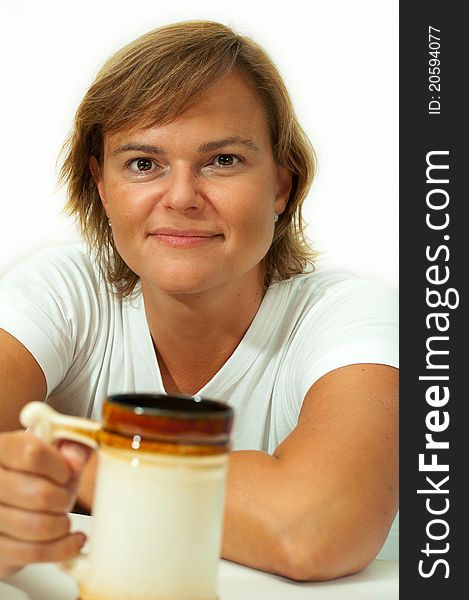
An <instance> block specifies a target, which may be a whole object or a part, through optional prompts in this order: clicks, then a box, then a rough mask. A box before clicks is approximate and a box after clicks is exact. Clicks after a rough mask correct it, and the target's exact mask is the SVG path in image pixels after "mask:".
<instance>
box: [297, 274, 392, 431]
mask: <svg viewBox="0 0 469 600" xmlns="http://www.w3.org/2000/svg"><path fill="white" fill-rule="evenodd" d="M398 314H399V313H398V298H397V295H396V294H394V293H392V292H391V291H390V290H388V289H387V288H386V287H385V286H383V285H381V284H379V283H376V282H372V281H368V280H363V279H359V278H356V279H350V280H348V281H342V282H338V283H335V284H334V285H331V286H330V287H328V288H327V289H326V290H325V291H324V292H323V293H322V294H321V296H320V297H319V298H317V297H316V298H315V299H314V301H312V302H311V305H310V306H309V307H307V309H306V310H305V311H304V316H303V318H302V320H301V322H300V324H299V326H298V327H297V330H296V332H295V335H294V338H293V341H292V344H291V347H290V351H289V354H290V356H289V363H290V365H291V368H290V369H289V376H288V379H289V385H288V387H289V389H290V390H291V393H290V394H289V396H290V398H289V400H290V402H289V405H290V406H289V407H287V412H288V413H289V415H288V417H289V420H290V422H291V423H292V424H295V425H296V422H297V420H298V415H299V411H300V409H301V404H302V402H303V399H304V397H305V396H306V394H307V392H308V390H309V389H310V388H311V386H312V385H313V384H314V383H315V382H316V381H317V380H318V379H319V378H320V377H322V376H323V375H325V374H326V373H328V372H330V371H333V370H334V369H337V368H339V367H344V366H347V365H351V364H358V363H375V364H384V365H389V366H393V367H398V365H399V339H398V332H399V330H398Z"/></svg>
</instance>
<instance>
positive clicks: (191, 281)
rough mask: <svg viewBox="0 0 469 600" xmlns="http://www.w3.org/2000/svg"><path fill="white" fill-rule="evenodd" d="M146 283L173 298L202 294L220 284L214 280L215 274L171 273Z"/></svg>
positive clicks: (159, 275)
mask: <svg viewBox="0 0 469 600" xmlns="http://www.w3.org/2000/svg"><path fill="white" fill-rule="evenodd" d="M146 281H147V282H148V283H149V284H150V285H151V286H152V287H153V288H156V289H157V290H159V291H161V292H164V293H166V294H168V295H171V296H187V295H193V294H202V293H204V292H207V291H208V290H210V289H213V288H214V287H217V285H219V284H220V282H219V281H217V280H215V279H214V277H213V273H210V274H205V275H203V274H195V273H169V274H167V275H163V276H162V274H161V273H159V274H158V276H157V277H149V278H146Z"/></svg>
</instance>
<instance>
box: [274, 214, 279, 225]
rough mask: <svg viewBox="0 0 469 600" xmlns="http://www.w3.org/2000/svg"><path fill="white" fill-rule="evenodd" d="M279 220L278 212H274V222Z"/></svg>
mask: <svg viewBox="0 0 469 600" xmlns="http://www.w3.org/2000/svg"><path fill="white" fill-rule="evenodd" d="M277 221H278V213H274V223H276V222H277Z"/></svg>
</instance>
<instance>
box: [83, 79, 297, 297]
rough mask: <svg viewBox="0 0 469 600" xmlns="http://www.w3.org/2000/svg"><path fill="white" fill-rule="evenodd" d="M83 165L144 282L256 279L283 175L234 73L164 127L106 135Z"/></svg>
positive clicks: (261, 119)
mask: <svg viewBox="0 0 469 600" xmlns="http://www.w3.org/2000/svg"><path fill="white" fill-rule="evenodd" d="M91 166H92V171H93V174H94V177H95V181H96V182H97V185H98V189H99V193H100V196H101V199H102V202H103V205H104V208H105V210H106V213H107V215H108V217H109V218H110V220H111V226H112V232H113V236H114V240H115V244H116V247H117V249H118V251H119V253H120V255H121V256H122V258H123V260H124V261H125V262H126V263H127V265H128V266H129V267H130V268H131V269H132V270H133V271H134V272H135V273H137V275H139V276H140V278H141V280H142V284H143V285H144V286H152V287H155V288H157V289H159V290H162V291H164V292H167V293H169V294H200V293H203V292H206V291H209V290H216V289H218V290H219V288H220V286H226V285H234V286H235V289H242V287H243V286H244V285H251V284H252V285H259V282H260V281H261V278H260V262H261V260H262V259H263V257H264V256H265V255H266V253H267V251H268V249H269V247H270V245H271V242H272V237H273V232H274V212H277V213H281V212H283V210H284V209H285V205H286V202H287V200H288V196H289V193H290V188H291V175H290V172H289V171H288V170H287V169H286V168H283V167H282V168H281V167H278V166H277V165H276V164H275V161H274V158H273V154H272V148H271V143H270V132H269V128H268V125H267V120H266V117H265V115H264V112H263V109H262V105H261V103H260V100H259V99H258V97H257V96H256V94H255V93H254V92H253V91H252V90H251V89H250V88H249V87H248V86H247V85H246V83H245V82H244V80H243V78H242V77H241V76H240V75H238V74H232V75H230V76H229V77H228V78H226V79H225V80H223V81H222V82H221V83H219V84H218V85H216V86H215V87H214V88H213V89H212V90H210V91H209V92H208V93H207V94H206V95H205V96H204V97H203V98H202V100H201V101H200V102H199V103H198V104H196V105H195V106H194V107H193V108H191V109H189V110H188V111H186V112H185V113H184V114H182V115H181V116H180V117H178V118H177V119H176V120H174V121H172V122H171V123H169V124H167V125H162V126H155V127H150V128H145V129H138V128H137V129H131V130H124V131H120V132H118V133H111V134H107V135H106V136H105V139H104V160H103V165H102V167H101V169H100V168H99V167H98V165H97V162H96V161H95V160H94V159H92V161H91ZM219 291H220V290H219Z"/></svg>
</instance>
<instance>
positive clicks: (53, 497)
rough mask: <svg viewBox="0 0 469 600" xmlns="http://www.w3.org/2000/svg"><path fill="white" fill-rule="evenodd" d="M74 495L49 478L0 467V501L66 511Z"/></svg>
mask: <svg viewBox="0 0 469 600" xmlns="http://www.w3.org/2000/svg"><path fill="white" fill-rule="evenodd" d="M73 500H74V495H73V494H72V492H71V491H70V490H69V489H67V488H66V487H64V486H60V485H57V484H55V483H53V482H52V481H49V479H46V478H44V477H38V476H36V475H30V474H29V473H19V472H17V471H10V470H8V469H4V468H3V467H0V503H2V504H7V505H8V506H14V507H16V508H25V509H27V510H43V511H48V512H59V513H63V512H68V511H69V510H71V508H72V506H73Z"/></svg>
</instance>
